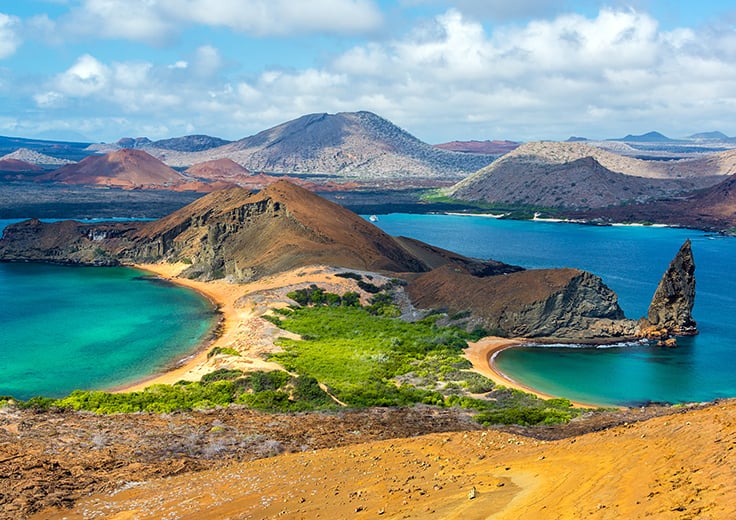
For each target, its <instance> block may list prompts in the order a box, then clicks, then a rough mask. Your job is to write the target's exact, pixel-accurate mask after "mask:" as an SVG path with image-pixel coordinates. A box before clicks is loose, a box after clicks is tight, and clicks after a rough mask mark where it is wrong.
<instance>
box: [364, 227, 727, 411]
mask: <svg viewBox="0 0 736 520" xmlns="http://www.w3.org/2000/svg"><path fill="white" fill-rule="evenodd" d="M376 224H377V225H378V226H380V227H381V228H382V229H383V230H384V231H386V232H388V233H390V234H392V235H404V236H409V237H412V238H417V239H419V240H423V241H425V242H428V243H430V244H433V245H436V246H439V247H443V248H446V249H450V250H453V251H457V252H459V253H462V254H464V255H467V256H472V257H476V258H493V259H496V260H500V261H503V262H507V263H510V264H516V265H521V266H523V267H527V268H543V267H577V268H581V269H585V270H587V271H590V272H592V273H594V274H596V275H598V276H600V277H601V278H603V281H604V282H605V283H606V284H607V285H608V286H609V287H611V288H612V289H613V290H615V291H616V293H617V294H618V295H619V303H620V305H621V307H622V308H623V309H624V312H625V313H626V315H627V317H629V318H634V319H636V318H639V317H641V316H644V315H646V311H647V308H648V306H649V302H650V300H651V298H652V296H653V294H654V291H655V290H656V287H657V284H658V283H659V280H660V278H661V276H662V274H664V272H665V270H666V269H667V267H668V266H669V263H670V261H671V260H672V258H673V257H674V256H675V254H676V253H677V251H678V249H679V248H680V246H681V245H682V243H683V242H684V241H685V240H686V239H688V238H689V239H690V240H691V241H692V249H693V256H694V258H695V265H696V271H695V277H696V302H695V307H694V309H693V315H694V318H695V320H696V321H697V323H698V328H699V330H700V334H699V335H698V336H695V337H691V338H679V340H678V347H676V348H663V347H657V346H653V345H649V344H644V345H642V344H627V345H616V346H606V347H591V346H585V345H576V346H573V347H562V346H553V347H550V346H533V347H529V348H518V349H511V350H506V351H504V352H502V353H501V354H500V355H498V356H497V359H496V361H497V366H498V367H499V368H500V369H501V370H502V371H503V372H504V373H506V374H507V375H508V376H510V377H511V378H512V379H514V380H516V381H518V382H520V383H523V384H526V385H528V386H531V387H533V388H535V389H538V390H540V391H542V392H545V393H549V394H552V395H556V396H561V397H566V398H569V399H572V400H575V401H581V402H587V403H595V404H601V405H637V404H643V403H650V402H668V403H685V402H700V401H711V400H713V399H717V398H722V397H736V339H735V337H736V335H735V334H734V325H735V324H736V322H735V318H736V273H735V272H734V259H736V238H732V237H723V236H719V235H713V234H708V233H705V232H702V231H696V230H689V229H675V228H663V227H654V226H586V225H579V224H569V223H552V222H534V221H507V220H497V219H493V218H489V217H477V216H455V215H409V214H390V215H379V219H378V221H377V222H376Z"/></svg>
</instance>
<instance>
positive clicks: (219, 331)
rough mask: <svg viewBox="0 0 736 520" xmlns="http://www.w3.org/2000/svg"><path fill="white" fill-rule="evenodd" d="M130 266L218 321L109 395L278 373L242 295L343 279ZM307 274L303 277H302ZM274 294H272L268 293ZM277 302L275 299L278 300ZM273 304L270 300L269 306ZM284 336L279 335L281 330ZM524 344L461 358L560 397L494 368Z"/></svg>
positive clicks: (476, 348)
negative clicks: (195, 296)
mask: <svg viewBox="0 0 736 520" xmlns="http://www.w3.org/2000/svg"><path fill="white" fill-rule="evenodd" d="M130 267H133V268H135V269H138V270H141V271H144V272H147V273H150V274H152V275H154V276H158V277H160V278H161V279H163V280H166V281H167V282H170V283H173V284H176V285H180V286H183V287H187V288H190V289H192V290H194V291H197V292H198V293H199V294H201V295H202V296H203V297H205V298H207V299H208V300H209V301H210V302H212V304H213V305H214V306H215V307H216V309H217V311H218V312H219V314H220V320H219V322H218V324H217V325H216V328H215V331H214V337H212V336H210V337H208V338H207V339H206V340H205V341H203V342H202V343H201V344H199V345H198V346H197V347H196V348H195V349H194V350H193V351H192V352H191V353H190V354H189V355H187V356H185V357H184V358H182V359H181V360H179V361H177V362H176V364H175V365H171V366H169V368H167V369H164V370H163V371H161V372H158V373H156V374H151V375H148V376H144V377H142V378H140V379H137V380H134V381H132V382H130V383H127V384H124V385H119V386H116V387H113V388H111V389H110V391H112V392H136V391H142V390H144V389H145V388H146V387H148V386H151V385H155V384H169V385H170V384H174V383H176V382H178V381H181V380H187V381H198V380H199V379H201V378H202V376H204V375H205V374H208V373H211V372H214V371H215V370H217V369H219V368H241V369H244V371H245V370H280V369H281V366H280V365H278V364H276V363H272V362H269V361H265V360H264V356H263V354H264V353H266V352H271V351H273V350H274V349H275V347H274V344H273V341H274V339H275V331H276V330H277V329H275V327H273V326H271V325H270V323H269V322H266V321H265V320H263V319H261V318H260V316H261V315H262V314H263V311H264V310H266V308H267V307H268V306H261V308H260V309H259V310H256V307H257V306H258V305H256V304H255V303H253V302H250V305H248V304H245V305H244V304H240V305H236V302H238V301H239V300H241V299H242V298H243V297H245V296H248V295H252V294H254V293H257V292H261V291H268V292H273V291H275V290H276V289H278V288H284V287H286V286H290V285H292V284H294V283H305V280H309V281H310V282H311V281H314V280H315V276H319V277H320V278H322V280H321V281H322V282H325V281H327V280H329V281H330V282H333V283H334V281H338V283H344V282H345V280H344V279H337V280H335V277H333V276H330V273H329V272H328V270H327V269H326V268H324V266H312V267H309V268H304V269H297V270H295V271H292V272H288V273H282V274H279V275H277V276H275V277H271V278H268V279H264V280H260V281H258V282H253V283H245V284H236V283H230V282H227V281H225V280H214V281H209V282H202V281H197V280H190V279H188V278H180V277H179V274H180V273H181V272H182V271H183V270H184V269H185V268H186V267H187V266H186V265H185V264H134V265H131V266H130ZM307 274H308V275H309V276H305V275H307ZM272 296H273V295H272ZM274 301H278V297H276V300H274ZM272 303H273V302H272ZM280 334H283V331H280ZM524 343H525V340H524V339H521V338H518V339H509V338H501V337H496V336H487V337H485V338H481V339H480V340H478V341H476V342H472V343H468V348H467V349H465V354H464V355H465V357H466V358H467V359H468V360H469V361H470V362H471V363H472V365H473V369H474V370H475V371H477V372H479V373H480V374H482V375H484V376H486V377H488V378H489V379H491V380H492V381H493V382H494V383H496V384H497V385H501V386H505V387H508V388H513V389H517V390H521V391H523V392H527V393H530V394H533V395H536V396H537V397H539V398H541V399H553V398H558V397H560V396H556V395H551V394H547V393H544V392H541V391H538V390H536V389H534V388H532V387H529V386H526V385H524V384H522V383H519V382H518V381H515V380H514V379H512V378H511V377H509V376H508V375H506V374H505V373H504V372H502V371H501V370H499V369H498V367H496V365H495V363H494V358H495V357H496V356H497V355H498V354H499V353H500V352H502V351H504V350H506V349H509V348H514V347H517V346H520V345H523V344H524ZM217 347H221V348H228V349H234V350H236V351H237V352H238V353H239V354H240V355H239V356H237V357H234V356H229V355H217V356H210V357H208V354H209V353H210V352H211V351H212V349H214V348H217ZM571 403H572V405H573V407H576V408H600V407H604V408H610V406H604V405H598V404H591V403H582V402H577V401H571Z"/></svg>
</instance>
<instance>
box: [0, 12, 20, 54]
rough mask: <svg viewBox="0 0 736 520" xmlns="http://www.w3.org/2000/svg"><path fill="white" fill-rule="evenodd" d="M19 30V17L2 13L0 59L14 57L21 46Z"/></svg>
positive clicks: (0, 14)
mask: <svg viewBox="0 0 736 520" xmlns="http://www.w3.org/2000/svg"><path fill="white" fill-rule="evenodd" d="M19 28H20V20H19V19H18V18H17V17H15V16H8V15H7V14H4V13H0V59H3V58H7V57H8V56H12V55H13V54H15V51H16V49H17V48H18V47H19V46H20V44H21V39H20V35H19Z"/></svg>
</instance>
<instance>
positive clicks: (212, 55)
mask: <svg viewBox="0 0 736 520" xmlns="http://www.w3.org/2000/svg"><path fill="white" fill-rule="evenodd" d="M192 62H193V69H194V71H195V74H197V75H199V76H202V77H212V76H214V75H215V74H217V72H218V71H219V70H220V68H221V67H222V56H220V51H219V50H217V49H216V48H215V47H212V46H211V45H203V46H201V47H199V48H198V49H197V50H196V51H195V53H194V59H193V60H192Z"/></svg>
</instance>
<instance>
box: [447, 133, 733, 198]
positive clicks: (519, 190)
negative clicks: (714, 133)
mask: <svg viewBox="0 0 736 520" xmlns="http://www.w3.org/2000/svg"><path fill="white" fill-rule="evenodd" d="M734 170H736V153H734V152H733V151H727V152H721V153H718V154H710V155H708V156H706V157H702V158H697V159H687V160H680V161H645V160H641V159H634V158H631V157H625V156H622V155H618V154H615V153H611V152H608V151H605V150H603V149H601V148H598V147H595V146H592V145H590V144H587V143H581V142H564V143H562V142H541V143H526V144H523V145H521V146H520V147H519V148H517V149H516V150H514V151H512V152H510V153H508V154H506V155H504V156H503V157H501V158H500V159H498V160H496V161H494V162H493V163H492V164H490V165H489V166H487V167H485V168H483V169H481V170H479V171H478V172H476V173H474V174H473V175H470V176H469V177H467V178H465V179H464V180H462V181H460V182H458V183H457V184H455V185H454V186H453V187H451V188H449V189H448V190H446V194H447V195H448V196H450V197H453V198H456V199H460V200H465V201H485V202H497V203H511V204H527V205H537V206H540V205H541V206H547V207H562V208H598V207H606V206H612V205H620V204H624V203H632V202H642V201H646V200H652V199H658V198H662V197H668V196H673V195H681V194H684V193H689V192H692V191H693V190H697V189H700V188H703V187H709V186H713V185H714V184H717V183H718V182H720V181H721V180H723V178H724V176H725V175H728V174H730V173H733V171H734Z"/></svg>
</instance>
